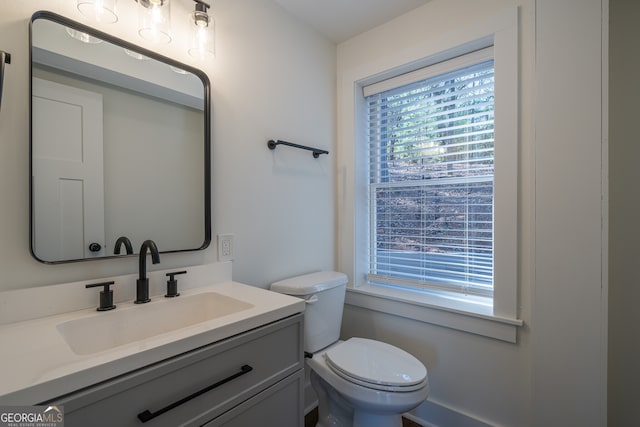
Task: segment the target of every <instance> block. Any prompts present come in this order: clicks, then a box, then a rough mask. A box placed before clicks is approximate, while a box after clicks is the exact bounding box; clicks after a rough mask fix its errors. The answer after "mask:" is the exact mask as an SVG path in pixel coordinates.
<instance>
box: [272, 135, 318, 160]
mask: <svg viewBox="0 0 640 427" xmlns="http://www.w3.org/2000/svg"><path fill="white" fill-rule="evenodd" d="M278 145H288V146H289V147H294V148H300V149H302V150H309V151H311V152H312V153H311V154H313V158H314V159H317V158H318V157H320V154H329V152H328V151H327V150H321V149H319V148H313V147H307V146H306V145H300V144H294V143H293V142H287V141H282V140H277V141H274V140H273V139H270V140H269V142H267V146H268V147H269V149H270V150H275V149H276V147H277V146H278Z"/></svg>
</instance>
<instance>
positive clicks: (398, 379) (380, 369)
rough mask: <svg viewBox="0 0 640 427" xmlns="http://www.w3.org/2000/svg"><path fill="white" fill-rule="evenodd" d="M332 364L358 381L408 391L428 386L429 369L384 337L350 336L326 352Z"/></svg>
mask: <svg viewBox="0 0 640 427" xmlns="http://www.w3.org/2000/svg"><path fill="white" fill-rule="evenodd" d="M324 358H325V360H326V362H327V365H328V366H329V368H330V369H331V370H332V371H333V372H335V373H336V374H337V375H339V376H340V377H342V378H344V379H345V380H347V381H349V382H352V383H354V384H358V385H361V386H363V387H368V388H372V389H375V390H381V391H391V392H408V391H414V390H418V389H420V388H422V387H424V386H425V384H426V381H427V370H426V368H425V367H424V365H423V364H422V363H421V362H420V361H419V360H418V359H416V358H415V357H413V356H412V355H410V354H409V353H407V352H406V351H404V350H401V349H399V348H397V347H394V346H392V345H390V344H387V343H383V342H380V341H375V340H369V339H365V338H350V339H348V340H347V341H345V342H343V343H341V344H339V345H337V346H334V347H332V348H330V349H329V350H327V351H326V352H325V353H324Z"/></svg>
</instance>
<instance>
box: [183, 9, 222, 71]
mask: <svg viewBox="0 0 640 427" xmlns="http://www.w3.org/2000/svg"><path fill="white" fill-rule="evenodd" d="M193 1H194V2H195V10H194V11H193V13H191V14H190V18H191V19H190V21H191V22H190V23H189V24H190V28H191V35H190V37H191V40H190V42H189V55H191V56H192V57H194V58H197V59H200V60H202V61H206V60H207V59H211V58H213V57H215V53H216V51H215V21H214V20H213V16H211V15H210V14H209V13H208V10H209V7H210V6H209V5H208V4H207V3H205V2H203V1H202V0H193Z"/></svg>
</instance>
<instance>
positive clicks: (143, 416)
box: [138, 365, 253, 423]
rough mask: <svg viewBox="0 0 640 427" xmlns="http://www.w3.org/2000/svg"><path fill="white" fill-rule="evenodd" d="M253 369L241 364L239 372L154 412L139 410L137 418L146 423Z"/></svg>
mask: <svg viewBox="0 0 640 427" xmlns="http://www.w3.org/2000/svg"><path fill="white" fill-rule="evenodd" d="M252 370H253V368H252V367H251V366H249V365H244V366H242V368H240V372H236V373H235V374H233V375H231V376H229V377H227V378H225V379H223V380H220V381H218V382H217V383H215V384H211V385H210V386H209V387H205V388H203V389H202V390H199V391H196V392H195V393H193V394H190V395H189V396H187V397H185V398H183V399H180V400H178V401H177V402H173V403H172V404H171V405H169V406H165V407H164V408H162V409H159V410H157V411H156V412H151V411H149V410H148V409H147V410H145V411H144V412H140V413H139V414H138V419H140V421H142V422H143V423H146V422H147V421H149V420H152V419H154V418H155V417H157V416H159V415H162V414H164V413H165V412H168V411H170V410H172V409H174V408H177V407H178V406H180V405H182V404H183V403H186V402H188V401H190V400H191V399H195V398H196V397H198V396H200V395H203V394H205V393H207V392H209V391H211V390H213V389H214V388H216V387H220V386H221V385H223V384H226V383H228V382H229V381H233V380H235V379H236V378H238V377H241V376H243V375H244V374H248V373H249V372H251V371H252Z"/></svg>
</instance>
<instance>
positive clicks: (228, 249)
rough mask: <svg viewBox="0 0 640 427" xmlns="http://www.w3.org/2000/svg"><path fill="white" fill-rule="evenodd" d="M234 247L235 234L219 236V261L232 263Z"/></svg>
mask: <svg viewBox="0 0 640 427" xmlns="http://www.w3.org/2000/svg"><path fill="white" fill-rule="evenodd" d="M233 246H234V243H233V234H218V261H232V260H233V249H234V248H233Z"/></svg>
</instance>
